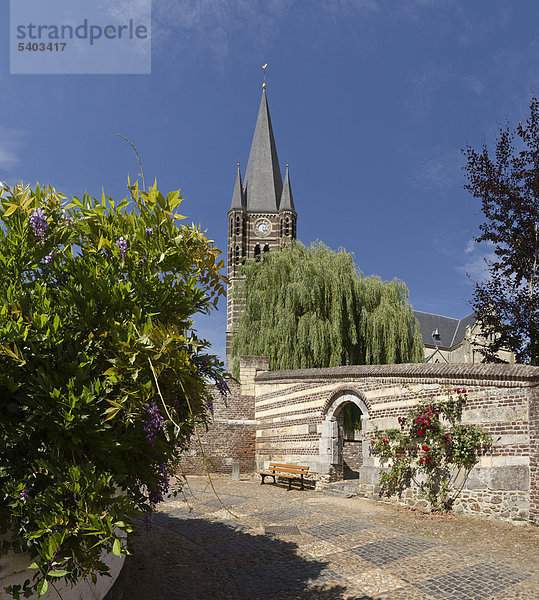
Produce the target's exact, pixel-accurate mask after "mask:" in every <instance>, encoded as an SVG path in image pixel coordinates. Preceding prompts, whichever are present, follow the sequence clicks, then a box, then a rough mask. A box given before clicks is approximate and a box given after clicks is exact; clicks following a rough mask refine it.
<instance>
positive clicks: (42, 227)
mask: <svg viewBox="0 0 539 600" xmlns="http://www.w3.org/2000/svg"><path fill="white" fill-rule="evenodd" d="M29 220H30V227H31V228H32V229H33V230H34V235H35V236H36V237H37V238H38V239H40V240H43V239H45V236H46V235H47V229H48V228H49V224H48V223H47V215H46V214H45V211H44V210H43V209H42V208H34V210H33V211H32V212H31V213H30V219H29Z"/></svg>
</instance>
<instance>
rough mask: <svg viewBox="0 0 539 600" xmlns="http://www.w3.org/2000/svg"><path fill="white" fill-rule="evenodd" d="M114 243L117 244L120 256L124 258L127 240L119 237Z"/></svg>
mask: <svg viewBox="0 0 539 600" xmlns="http://www.w3.org/2000/svg"><path fill="white" fill-rule="evenodd" d="M116 245H117V246H118V248H119V250H120V256H121V258H124V257H125V255H126V254H127V240H126V239H125V238H123V237H121V238H120V239H119V240H117V241H116Z"/></svg>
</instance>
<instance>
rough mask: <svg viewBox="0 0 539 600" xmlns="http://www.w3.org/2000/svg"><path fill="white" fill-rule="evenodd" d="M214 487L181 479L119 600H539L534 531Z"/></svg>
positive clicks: (310, 496) (364, 503)
mask: <svg viewBox="0 0 539 600" xmlns="http://www.w3.org/2000/svg"><path fill="white" fill-rule="evenodd" d="M214 484H215V488H216V490H217V493H218V494H219V498H220V499H218V498H217V497H216V496H215V494H214V492H213V491H212V490H211V488H210V486H209V484H208V480H207V478H204V477H188V479H187V484H186V485H185V486H184V489H183V491H182V492H181V493H180V494H179V495H178V496H177V497H176V498H170V499H168V500H167V501H166V502H165V503H163V504H162V505H161V507H160V511H159V513H158V514H157V515H156V519H155V526H154V528H153V530H152V531H151V532H150V533H148V534H146V533H141V535H140V536H138V537H137V538H135V540H134V542H133V544H132V556H131V557H129V558H128V561H127V564H126V590H125V600H149V599H153V598H159V599H160V600H205V599H208V600H210V599H211V600H221V599H223V600H228V599H234V600H235V599H243V598H248V599H249V600H255V599H260V600H262V599H268V600H269V599H275V600H290V599H296V598H302V599H307V600H310V599H313V600H314V599H315V598H317V599H322V600H324V599H328V600H329V599H332V600H333V599H334V600H352V599H355V600H401V599H402V600H404V599H406V600H433V599H439V600H468V599H470V600H472V599H473V600H482V599H485V600H517V599H527V600H528V599H529V600H537V599H538V598H539V553H538V549H539V528H537V527H533V526H515V525H511V524H508V523H503V522H499V521H494V520H487V519H483V518H477V517H471V516H465V515H459V516H455V515H430V514H425V513H422V512H419V511H413V510H410V509H406V508H403V507H398V506H393V505H389V504H383V503H380V502H374V501H371V500H365V499H361V498H350V499H344V498H336V497H332V496H326V495H323V494H321V493H319V492H314V491H311V490H304V491H300V490H292V491H287V490H286V489H285V487H281V486H273V485H264V486H261V485H260V484H259V481H256V480H242V481H232V480H230V479H228V478H224V477H214ZM221 502H222V503H221ZM223 504H224V505H225V506H226V507H227V508H226V509H225V508H223Z"/></svg>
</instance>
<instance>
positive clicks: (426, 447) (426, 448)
mask: <svg viewBox="0 0 539 600" xmlns="http://www.w3.org/2000/svg"><path fill="white" fill-rule="evenodd" d="M421 448H423V450H425V452H428V451H429V447H428V446H425V444H423V445H422V446H421Z"/></svg>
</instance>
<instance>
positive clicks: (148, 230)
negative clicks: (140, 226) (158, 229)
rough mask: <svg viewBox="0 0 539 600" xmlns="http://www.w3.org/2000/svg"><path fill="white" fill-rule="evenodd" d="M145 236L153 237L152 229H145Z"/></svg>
mask: <svg viewBox="0 0 539 600" xmlns="http://www.w3.org/2000/svg"><path fill="white" fill-rule="evenodd" d="M146 234H147V235H153V227H146Z"/></svg>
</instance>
